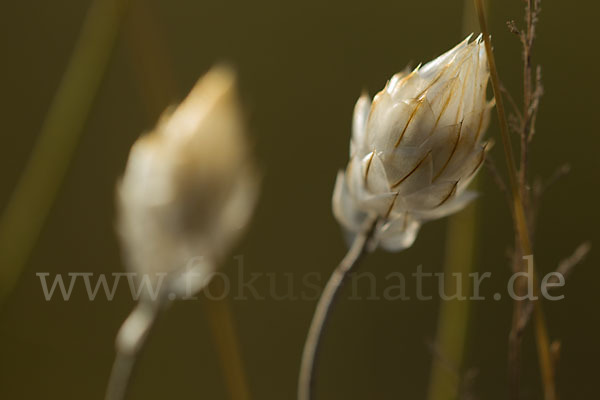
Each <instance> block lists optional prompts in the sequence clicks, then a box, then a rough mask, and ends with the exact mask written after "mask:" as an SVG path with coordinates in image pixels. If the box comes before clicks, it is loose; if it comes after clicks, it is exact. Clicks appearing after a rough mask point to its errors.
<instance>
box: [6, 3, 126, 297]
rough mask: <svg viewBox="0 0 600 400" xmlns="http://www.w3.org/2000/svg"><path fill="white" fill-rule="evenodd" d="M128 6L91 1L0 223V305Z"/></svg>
mask: <svg viewBox="0 0 600 400" xmlns="http://www.w3.org/2000/svg"><path fill="white" fill-rule="evenodd" d="M129 2H130V0H95V1H94V2H93V3H92V6H91V8H90V10H89V11H88V14H87V16H86V18H85V21H84V23H83V26H82V30H81V34H80V36H79V39H78V41H77V43H76V45H75V48H74V50H73V53H72V55H71V58H70V60H69V62H68V65H67V68H66V70H65V73H64V75H63V77H62V80H61V82H60V84H59V87H58V89H57V91H56V93H55V95H54V98H53V100H52V102H51V104H50V108H49V110H48V113H47V115H46V118H45V120H44V122H43V124H42V128H41V131H40V134H39V136H38V138H37V140H36V143H35V145H34V148H33V150H32V153H31V155H30V157H29V160H28V161H27V164H26V165H25V167H24V169H23V172H22V174H21V177H20V179H19V182H18V183H17V186H16V187H15V189H14V191H13V193H12V195H11V197H10V198H9V200H8V204H7V206H6V209H5V210H4V212H3V214H2V217H1V218H0V303H2V302H4V300H5V299H6V297H7V296H8V295H9V294H10V293H11V291H12V289H13V288H14V286H15V284H16V282H17V281H18V278H19V276H20V274H21V271H22V270H23V268H24V266H25V264H26V263H27V260H28V258H29V256H30V254H31V251H32V250H33V247H34V246H35V243H36V241H37V238H38V237H39V235H40V232H41V230H42V228H43V226H44V223H45V221H46V218H47V217H48V214H49V212H50V210H51V207H52V205H53V203H54V200H55V198H56V195H57V194H58V191H59V189H60V186H61V183H62V181H63V179H64V177H65V175H66V173H67V171H68V168H69V164H70V161H71V158H72V157H73V153H74V152H75V149H76V147H77V144H78V142H79V138H80V136H81V133H82V131H83V128H84V125H85V122H86V120H87V117H88V114H89V112H90V110H91V108H92V104H93V101H94V99H95V98H96V93H97V92H98V88H99V86H100V83H101V82H102V78H103V76H104V73H105V71H106V68H107V66H108V62H109V60H110V56H111V53H112V50H113V48H114V46H115V42H116V39H117V36H118V31H119V28H120V26H121V25H122V21H123V19H124V16H125V14H126V11H127V9H128V5H129Z"/></svg>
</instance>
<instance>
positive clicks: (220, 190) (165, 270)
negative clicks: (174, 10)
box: [118, 67, 257, 294]
mask: <svg viewBox="0 0 600 400" xmlns="http://www.w3.org/2000/svg"><path fill="white" fill-rule="evenodd" d="M256 178H257V175H256V172H255V169H254V165H253V164H252V162H251V159H250V154H249V149H248V144H247V143H246V140H245V132H244V124H243V121H242V116H241V112H240V108H239V105H238V101H237V98H236V93H235V78H234V75H233V72H232V71H230V70H229V69H227V68H224V67H216V68H214V69H213V70H211V71H209V72H208V73H207V74H206V75H205V76H204V77H203V78H201V79H200V80H199V81H198V83H197V84H196V86H195V87H194V88H193V89H192V91H191V92H190V94H189V95H188V96H187V98H186V99H185V100H184V101H183V102H182V103H181V104H180V105H179V106H178V107H177V108H175V109H174V111H173V112H172V113H166V115H164V116H163V117H162V118H161V120H160V121H159V123H158V125H157V126H156V128H155V129H154V131H152V132H151V133H149V134H147V135H144V136H142V137H141V138H140V139H138V140H137V141H136V142H135V144H134V145H133V147H132V148H131V153H130V155H129V160H128V162H127V167H126V170H125V174H124V176H123V178H122V181H121V182H120V184H119V187H118V209H119V232H120V234H121V239H122V242H123V247H124V250H125V255H126V258H127V261H128V265H129V267H130V268H131V269H132V270H134V271H135V272H139V273H143V274H149V275H150V276H155V275H156V274H167V277H168V280H169V282H170V283H171V284H172V285H171V287H170V288H171V290H174V291H175V292H176V293H182V291H183V287H185V288H186V289H185V290H186V294H190V293H191V292H195V291H197V290H199V289H200V288H201V285H203V284H205V283H206V279H207V275H209V274H210V273H211V272H213V269H214V267H215V264H216V261H217V260H218V259H219V257H221V256H222V255H223V254H224V252H226V251H227V250H228V249H229V247H230V246H231V244H232V242H233V240H234V239H235V238H236V237H237V236H238V233H239V231H240V229H241V228H243V227H244V226H245V225H246V223H247V220H248V219H249V217H250V214H251V211H252V209H253V207H254V203H255V198H256V193H257V179H256ZM191 261H194V262H193V265H192V264H191ZM191 266H193V268H191V269H190V267H191ZM152 279H155V278H152ZM192 294H193V293H192Z"/></svg>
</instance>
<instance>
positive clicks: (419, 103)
mask: <svg viewBox="0 0 600 400" xmlns="http://www.w3.org/2000/svg"><path fill="white" fill-rule="evenodd" d="M417 101H418V103H417V105H416V106H415V108H414V110H413V111H412V113H411V114H410V116H409V117H408V121H406V125H404V129H402V133H401V134H400V137H399V138H398V141H396V144H395V145H394V148H397V147H398V146H399V145H400V142H401V141H402V138H403V137H404V134H405V133H406V130H407V129H408V125H410V122H411V121H412V120H413V118H414V117H415V115H416V114H417V111H419V108H420V107H421V105H422V104H423V101H425V98H424V97H422V98H420V99H419V100H417Z"/></svg>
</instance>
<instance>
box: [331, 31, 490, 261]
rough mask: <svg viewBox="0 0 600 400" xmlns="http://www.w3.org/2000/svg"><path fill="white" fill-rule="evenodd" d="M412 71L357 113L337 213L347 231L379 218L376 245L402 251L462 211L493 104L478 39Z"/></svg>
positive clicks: (337, 191)
mask: <svg viewBox="0 0 600 400" xmlns="http://www.w3.org/2000/svg"><path fill="white" fill-rule="evenodd" d="M469 39H470V37H469V38H467V39H465V41H463V42H462V43H460V44H459V45H458V46H456V47H455V48H453V49H452V50H450V51H448V52H447V53H445V54H442V55H441V56H439V57H438V58H436V59H435V60H433V61H431V62H429V63H427V64H425V65H424V66H422V67H421V66H420V67H417V68H416V69H415V70H414V71H412V72H410V73H408V71H406V72H401V73H399V74H396V75H394V76H393V77H392V79H391V80H390V81H389V82H388V83H387V85H386V86H385V88H384V89H383V90H382V91H381V92H379V93H378V94H377V95H376V96H375V98H374V100H373V103H372V104H371V101H370V99H369V97H368V96H367V95H362V96H361V97H360V98H359V99H358V102H357V103H356V107H355V109H354V120H353V124H352V125H353V126H352V140H351V143H350V161H349V163H348V167H347V168H346V171H345V172H342V171H340V173H339V174H338V177H337V182H336V186H335V190H334V194H333V212H334V214H335V216H336V218H337V220H338V221H339V222H340V224H342V226H343V227H344V228H345V229H346V230H347V231H349V232H350V233H357V232H359V231H360V230H361V229H364V228H363V227H362V225H363V221H364V220H365V218H366V217H367V216H369V215H370V216H372V217H374V216H376V217H378V218H379V220H380V224H379V225H378V227H377V229H376V232H375V239H376V240H377V242H378V243H379V244H381V246H382V247H384V248H386V249H388V250H390V251H398V250H402V249H404V248H407V247H410V246H411V245H412V243H413V242H414V240H415V238H416V235H417V232H418V230H419V228H420V226H421V224H422V223H423V222H425V221H428V220H432V219H437V218H441V217H444V216H446V215H449V214H452V213H454V212H456V211H458V210H460V209H462V208H463V207H464V206H465V205H466V204H467V203H468V202H469V201H470V200H472V199H473V198H474V193H472V192H469V191H465V188H466V187H467V185H468V184H469V182H470V181H471V179H473V177H474V176H475V174H476V173H477V171H478V170H479V168H480V167H481V165H482V163H483V161H484V158H485V153H486V144H482V143H481V137H482V136H483V132H484V131H485V129H486V127H487V124H488V120H489V111H490V109H491V107H492V103H491V102H488V101H487V99H486V88H487V81H488V76H489V73H488V66H487V60H486V54H485V49H484V45H483V42H482V40H481V37H479V38H478V39H477V40H475V41H473V42H471V43H469Z"/></svg>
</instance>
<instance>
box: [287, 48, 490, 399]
mask: <svg viewBox="0 0 600 400" xmlns="http://www.w3.org/2000/svg"><path fill="white" fill-rule="evenodd" d="M469 39H470V37H469V38H467V39H466V40H465V41H463V42H462V43H460V44H459V45H457V46H456V47H454V48H453V49H451V50H450V51H448V52H446V53H444V54H442V55H441V56H439V57H438V58H436V59H435V60H433V61H431V62H429V63H427V64H425V65H424V66H422V67H417V68H416V69H415V70H414V71H412V72H410V73H409V72H408V71H406V72H402V73H399V74H396V75H394V76H393V77H392V79H391V80H390V81H389V82H388V83H387V85H386V87H385V88H384V89H383V90H382V91H381V92H380V93H378V94H377V95H376V96H375V99H374V100H373V103H372V104H371V101H370V99H369V98H368V97H367V96H366V95H363V96H361V97H360V98H359V100H358V102H357V104H356V107H355V111H354V121H353V132H352V140H351V143H350V161H349V163H348V167H347V168H346V171H345V172H340V173H339V174H338V178H337V182H336V185H335V190H334V195H333V212H334V215H335V216H336V218H337V219H338V222H339V223H340V224H341V225H342V226H343V227H344V229H345V230H346V231H347V233H348V234H349V236H353V237H354V240H353V244H352V246H351V248H350V250H349V252H348V254H347V255H346V257H344V259H343V260H342V262H341V263H340V265H339V266H338V267H337V269H336V270H335V271H334V273H333V275H332V276H331V278H330V280H329V282H328V283H327V286H326V287H325V290H324V291H323V294H322V295H321V298H320V299H319V303H318V304H317V309H316V311H315V314H314V317H313V321H312V323H311V326H310V330H309V333H308V337H307V339H306V343H305V347H304V352H303V357H302V365H301V371H300V379H299V387H298V398H299V400H309V399H312V398H313V386H314V374H315V357H316V355H317V352H318V347H319V342H320V338H321V335H322V333H323V327H324V324H325V322H326V320H327V316H328V314H329V312H330V310H331V306H332V304H333V303H334V301H335V298H336V296H337V293H338V291H339V288H340V287H341V285H342V283H343V281H344V279H345V277H346V276H347V274H348V272H349V271H350V270H352V269H353V268H354V266H355V265H356V264H357V262H358V260H359V259H360V258H361V256H362V255H363V254H364V253H365V251H366V248H367V246H368V245H369V249H373V248H375V247H376V246H381V247H382V248H384V249H386V250H389V251H399V250H403V249H405V248H407V247H410V246H411V245H412V244H413V242H414V240H415V239H416V236H417V232H418V230H419V227H420V226H421V224H422V223H424V222H426V221H430V220H434V219H438V218H442V217H445V216H447V215H450V214H453V213H455V212H457V211H458V210H460V209H462V208H463V207H465V205H466V204H468V203H469V202H470V201H471V200H472V199H473V198H474V193H472V192H469V191H467V190H466V188H467V186H468V185H469V182H471V180H472V179H473V177H474V176H475V174H476V173H477V171H478V170H479V169H480V167H481V165H482V164H483V161H484V159H485V154H486V148H487V146H486V144H484V143H482V137H483V133H484V131H485V129H486V127H487V123H488V120H489V113H490V109H491V107H492V105H493V103H492V102H489V101H488V100H487V99H486V88H487V81H488V76H489V74H488V70H487V61H486V54H485V51H484V46H483V42H482V40H481V37H479V38H477V39H476V40H475V41H472V42H469Z"/></svg>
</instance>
